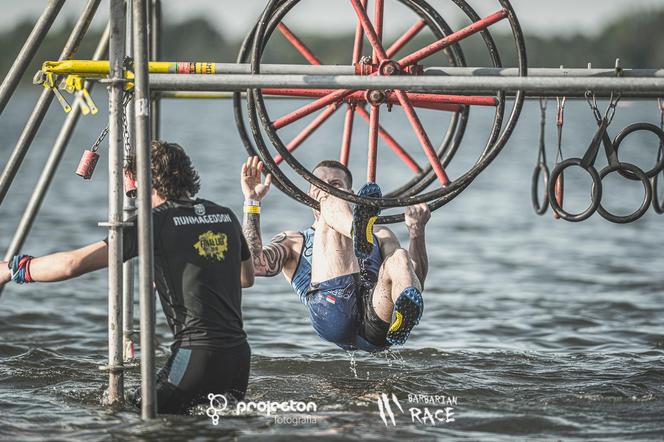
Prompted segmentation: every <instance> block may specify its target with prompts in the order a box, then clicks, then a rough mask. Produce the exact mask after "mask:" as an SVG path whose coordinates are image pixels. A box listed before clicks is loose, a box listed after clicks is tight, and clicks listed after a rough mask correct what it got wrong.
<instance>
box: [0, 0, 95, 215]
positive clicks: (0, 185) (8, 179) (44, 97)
mask: <svg viewBox="0 0 664 442" xmlns="http://www.w3.org/2000/svg"><path fill="white" fill-rule="evenodd" d="M100 2H101V0H88V2H87V3H86V5H85V8H84V9H83V12H82V13H81V16H80V17H79V19H78V21H77V22H76V25H74V29H73V30H72V31H71V34H70V35H69V39H68V40H67V43H66V44H65V47H64V49H63V50H62V53H61V54H60V58H59V60H66V59H68V58H71V57H72V56H73V55H74V54H75V53H76V52H77V51H78V46H79V45H80V43H81V40H83V37H84V36H85V33H86V32H87V31H88V28H89V27H90V22H91V21H92V18H93V17H94V15H95V12H97V8H98V7H99V3H100ZM51 101H53V92H51V91H49V90H47V89H44V91H43V92H42V94H41V96H40V97H39V100H38V101H37V104H36V105H35V108H34V110H33V111H32V114H31V115H30V118H29V119H28V122H27V123H26V124H25V127H24V128H23V132H21V136H20V137H19V139H18V141H17V142H16V146H15V147H14V150H13V151H12V153H11V156H10V157H9V160H7V164H5V168H4V170H3V171H2V175H0V204H2V201H3V200H4V199H5V196H6V195H7V190H9V186H10V185H11V183H12V181H14V178H15V177H16V172H18V168H19V167H20V166H21V163H22V162H23V158H25V154H26V153H27V152H28V149H29V148H30V145H31V144H32V140H33V139H34V138H35V134H36V133H37V130H39V126H40V125H41V123H42V120H43V119H44V116H45V115H46V111H47V110H48V107H49V106H50V105H51Z"/></svg>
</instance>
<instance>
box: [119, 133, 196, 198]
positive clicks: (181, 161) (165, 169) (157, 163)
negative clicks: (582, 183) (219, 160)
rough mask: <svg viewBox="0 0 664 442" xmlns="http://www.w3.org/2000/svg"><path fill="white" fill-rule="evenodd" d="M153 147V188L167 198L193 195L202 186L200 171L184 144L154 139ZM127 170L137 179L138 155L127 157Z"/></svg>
mask: <svg viewBox="0 0 664 442" xmlns="http://www.w3.org/2000/svg"><path fill="white" fill-rule="evenodd" d="M151 149H152V188H153V189H155V190H156V191H157V194H158V195H159V196H160V197H162V198H164V199H166V200H177V199H181V198H186V197H188V196H189V197H193V196H194V195H196V194H197V193H198V191H199V190H200V188H201V184H200V178H199V176H198V172H196V169H194V166H192V164H191V159H190V158H189V156H188V155H187V154H186V152H185V151H184V149H183V148H182V146H180V145H179V144H176V143H168V142H166V141H161V140H154V141H152V145H151ZM125 170H126V171H127V172H128V173H129V175H130V176H131V177H132V178H133V179H136V157H135V156H131V157H129V158H128V159H127V164H126V166H125Z"/></svg>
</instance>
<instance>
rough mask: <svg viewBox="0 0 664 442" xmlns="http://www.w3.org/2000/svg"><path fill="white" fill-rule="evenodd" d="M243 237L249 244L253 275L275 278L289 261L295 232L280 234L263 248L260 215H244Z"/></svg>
mask: <svg viewBox="0 0 664 442" xmlns="http://www.w3.org/2000/svg"><path fill="white" fill-rule="evenodd" d="M242 230H243V231H244V237H245V238H246V239H247V243H248V244H249V250H251V256H252V258H253V260H254V273H255V275H256V276H275V275H278V274H279V273H280V272H281V270H282V269H283V268H284V266H285V265H286V263H287V262H288V260H289V259H291V256H292V254H291V250H292V246H293V241H292V240H291V238H292V237H293V234H296V235H297V232H281V233H280V234H278V235H277V236H275V237H274V238H272V241H270V243H269V244H268V245H266V246H265V247H263V240H262V239H261V226H260V214H254V213H245V214H244V222H243V226H242Z"/></svg>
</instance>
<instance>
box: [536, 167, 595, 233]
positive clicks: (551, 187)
mask: <svg viewBox="0 0 664 442" xmlns="http://www.w3.org/2000/svg"><path fill="white" fill-rule="evenodd" d="M572 166H578V167H580V168H582V169H583V170H585V171H586V172H588V174H589V175H590V178H592V180H593V186H592V190H591V200H590V206H588V207H587V208H586V209H585V210H584V211H583V212H580V213H569V212H566V211H565V210H564V209H563V208H562V207H561V205H560V204H559V203H558V201H557V200H556V184H555V183H556V181H558V177H559V176H560V175H561V174H562V173H563V171H564V170H565V169H567V168H568V167H572ZM547 188H548V191H549V192H548V193H549V204H551V208H552V209H553V210H554V211H555V212H556V213H557V214H558V215H560V217H561V218H562V219H564V220H565V221H571V222H579V221H584V220H586V219H588V218H590V217H591V216H592V214H593V213H595V211H596V210H597V208H598V207H599V203H600V201H601V200H602V179H601V178H600V176H599V173H597V169H595V167H594V166H592V165H590V166H588V167H585V166H584V165H583V160H582V159H581V158H568V159H566V160H564V161H562V162H560V163H558V164H557V165H556V167H554V168H553V171H552V172H551V176H550V177H549V183H548V186H547Z"/></svg>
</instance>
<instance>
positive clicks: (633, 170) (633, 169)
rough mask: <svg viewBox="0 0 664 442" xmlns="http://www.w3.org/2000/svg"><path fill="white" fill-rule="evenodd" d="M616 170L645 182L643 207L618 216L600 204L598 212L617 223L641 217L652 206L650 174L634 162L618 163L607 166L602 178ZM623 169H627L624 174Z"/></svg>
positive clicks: (601, 174)
mask: <svg viewBox="0 0 664 442" xmlns="http://www.w3.org/2000/svg"><path fill="white" fill-rule="evenodd" d="M615 171H618V173H620V174H621V175H623V176H625V177H626V176H627V174H629V175H631V176H633V177H636V179H638V180H640V181H641V183H642V184H643V189H644V191H645V195H644V197H643V202H642V203H641V207H639V208H638V209H637V210H636V211H635V212H633V213H630V214H629V215H625V216H618V215H614V214H612V213H611V212H609V211H608V210H606V209H605V208H604V207H602V204H600V205H599V207H598V208H597V212H598V213H599V214H600V215H602V217H603V218H604V219H606V220H608V221H611V222H612V223H617V224H627V223H631V222H633V221H636V220H637V219H639V218H641V217H642V216H643V214H644V213H646V211H647V210H648V207H650V202H651V201H652V189H651V188H650V180H649V179H648V176H647V175H646V173H645V172H644V171H642V170H641V169H640V168H639V167H637V166H635V165H634V164H630V163H618V164H614V165H609V166H606V167H605V168H604V169H602V171H601V172H600V173H599V177H600V180H602V179H604V177H605V176H607V175H608V174H610V173H611V172H615ZM621 171H625V174H622V173H621ZM594 186H595V184H594V183H593V187H594Z"/></svg>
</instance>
